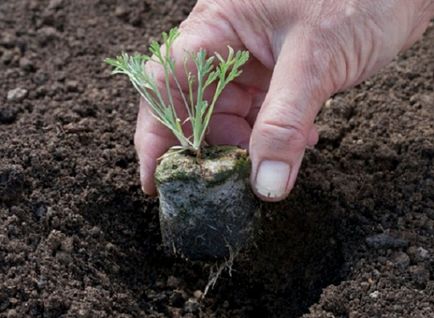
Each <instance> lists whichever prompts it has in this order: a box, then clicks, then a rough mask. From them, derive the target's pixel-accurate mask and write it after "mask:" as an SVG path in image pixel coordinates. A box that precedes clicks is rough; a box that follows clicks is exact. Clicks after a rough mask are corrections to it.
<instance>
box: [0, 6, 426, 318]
mask: <svg viewBox="0 0 434 318" xmlns="http://www.w3.org/2000/svg"><path fill="white" fill-rule="evenodd" d="M192 5H193V1H187V0H185V1H175V0H167V1H159V0H140V1H138V0H128V1H121V0H74V1H66V0H65V1H61V0H51V1H48V0H45V1H44V0H16V1H1V2H0V92H1V93H0V140H1V141H0V317H8V318H13V317H44V318H47V317H92V318H94V317H96V318H99V317H121V318H122V317H123V318H126V317H254V316H255V317H299V316H301V315H303V314H304V317H352V318H355V317H380V316H381V317H434V112H433V105H434V91H433V87H434V85H433V80H434V79H433V74H434V50H433V49H432V48H433V44H434V27H432V26H431V28H430V29H429V30H428V32H427V34H426V36H425V39H424V40H423V41H422V42H419V43H418V44H416V45H415V46H414V47H413V48H412V49H411V50H410V51H408V52H406V53H405V54H403V55H401V56H400V57H399V58H398V59H397V60H396V61H395V62H393V63H392V64H391V65H390V66H389V67H387V68H386V69H384V70H383V71H382V72H381V74H379V75H377V76H376V77H374V78H372V79H371V80H369V81H367V82H365V83H364V84H363V85H361V86H359V87H356V88H355V89H352V90H350V91H348V92H347V93H345V94H339V95H337V96H335V97H334V98H333V99H332V100H330V101H329V102H328V103H327V104H326V106H325V108H324V110H323V112H322V114H321V116H320V118H319V120H318V125H319V126H320V130H321V136H322V138H321V140H320V143H319V145H318V146H317V148H316V149H315V150H312V151H310V152H309V153H308V154H307V158H306V160H305V162H304V166H303V171H302V173H301V176H300V178H299V181H298V184H297V187H296V189H295V191H294V193H293V194H292V195H291V197H290V198H289V199H288V200H287V201H286V202H283V203H279V204H269V205H264V206H263V217H264V225H263V229H262V235H261V237H260V238H259V239H258V242H257V246H256V248H254V249H252V250H250V251H247V252H246V253H245V254H243V255H242V256H241V257H239V258H238V260H237V261H236V262H235V264H234V267H233V270H232V277H230V276H229V275H228V273H226V274H224V275H223V276H222V277H221V279H220V280H219V281H218V283H217V285H216V286H215V288H214V289H212V290H211V291H210V293H209V294H208V296H207V297H206V298H205V300H203V301H202V302H198V301H197V298H198V297H199V296H200V290H203V288H204V287H205V285H206V283H207V280H208V274H209V271H210V265H207V264H192V263H187V262H185V261H182V260H178V259H175V258H170V257H168V256H165V255H164V253H163V251H162V248H161V237H160V234H159V223H158V211H157V205H156V201H154V200H149V199H147V198H146V197H144V196H143V195H142V193H141V190H140V185H139V178H138V173H137V161H136V158H135V153H134V147H133V142H132V137H133V132H134V123H135V116H136V104H137V97H136V96H137V94H136V93H135V92H134V91H133V90H132V89H131V88H130V85H129V83H128V82H127V81H126V80H121V79H119V78H116V79H113V78H111V77H110V74H109V68H108V67H107V66H105V65H104V64H103V63H102V60H103V59H104V58H105V57H107V56H113V55H115V54H117V53H119V52H121V51H123V50H127V51H135V50H137V51H143V50H145V48H146V46H147V44H148V42H149V40H150V39H151V38H153V37H156V36H158V35H159V34H160V33H161V31H163V30H167V29H168V28H169V27H170V26H172V25H175V24H178V23H179V22H180V21H181V20H182V19H183V18H184V17H185V16H186V15H187V13H188V12H189V10H190V8H191V6H192ZM17 88H20V89H18V90H16V89H17ZM12 90H14V91H12ZM10 91H12V92H10ZM8 95H9V98H8Z"/></svg>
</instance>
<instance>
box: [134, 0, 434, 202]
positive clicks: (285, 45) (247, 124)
mask: <svg viewBox="0 0 434 318" xmlns="http://www.w3.org/2000/svg"><path fill="white" fill-rule="evenodd" d="M433 16H434V1H433V0H412V1H408V0H352V1H351V0H317V1H305V0H274V1H270V0H249V1H247V0H237V1H235V0H232V1H231V0H214V1H210V0H199V1H198V3H197V5H196V6H195V8H194V9H193V11H192V13H191V14H190V16H189V17H188V18H187V19H186V20H185V21H184V22H183V23H182V24H181V27H180V31H181V35H180V37H179V38H178V39H177V41H176V42H175V44H174V47H173V52H172V53H173V57H174V58H175V59H176V60H177V62H179V64H180V65H178V67H180V68H182V65H181V64H182V62H183V58H184V54H185V52H186V51H190V52H194V51H197V50H199V49H200V48H205V49H206V50H207V51H208V52H209V53H213V52H218V53H220V54H222V55H224V54H225V53H226V52H227V45H230V46H232V47H233V48H234V49H235V50H241V49H248V50H249V51H250V53H251V58H250V60H249V62H248V64H246V65H245V67H244V68H243V74H242V75H241V76H240V77H239V78H238V79H237V80H236V81H235V82H234V83H232V84H230V85H229V86H228V87H227V89H226V90H225V91H224V92H223V94H222V96H221V98H220V100H219V102H218V104H217V105H216V108H215V114H214V116H213V120H212V122H211V124H210V130H209V133H208V135H207V136H206V141H207V142H208V143H210V144H233V145H238V146H241V147H245V148H248V149H249V152H250V157H251V160H252V173H251V182H252V188H253V190H254V191H255V193H256V194H257V195H258V196H259V197H260V198H262V199H263V200H267V201H278V200H281V199H283V198H285V197H286V196H287V195H288V193H289V192H290V191H291V189H292V187H293V186H294V183H295V180H296V177H297V174H298V171H299V169H300V165H301V162H302V159H303V155H304V152H305V148H306V147H307V146H313V145H314V144H315V143H316V142H317V140H318V134H317V132H316V130H315V127H314V120H315V117H316V115H317V114H318V112H319V110H320V108H321V105H322V104H323V103H324V102H325V101H326V100H327V99H328V98H329V97H330V96H331V95H333V94H334V93H336V92H338V91H340V90H343V89H345V88H348V87H351V86H353V85H355V84H357V83H359V82H361V81H363V80H364V79H366V78H367V77H368V76H370V75H371V74H373V73H374V72H376V71H377V70H378V69H379V68H380V67H382V66H384V65H385V64H387V63H388V62H389V61H391V60H392V59H393V58H394V57H395V56H396V55H397V54H398V53H399V52H400V51H402V50H404V49H406V48H408V47H409V46H411V44H412V43H413V42H415V41H416V40H417V39H418V38H419V37H420V36H421V35H422V33H423V31H424V30H425V29H426V27H427V26H428V24H429V21H430V19H431V18H432V17H433ZM153 68H154V69H153V72H154V74H155V75H156V76H157V78H160V79H161V78H162V77H163V76H164V75H163V73H162V72H161V70H160V69H158V68H155V67H153ZM180 107H181V106H180ZM135 144H136V149H137V152H138V156H139V159H140V173H141V182H142V186H143V190H144V191H145V192H146V193H148V194H154V193H155V186H154V181H153V180H154V178H153V175H154V171H155V167H156V159H157V158H159V157H160V156H161V155H162V154H163V153H164V152H165V151H166V150H167V149H168V148H169V147H171V146H173V145H175V144H176V140H175V139H174V137H172V136H171V134H170V132H169V131H168V130H167V129H166V128H164V127H162V126H161V125H160V124H159V123H158V122H157V121H156V120H155V119H154V118H153V117H152V116H151V115H150V111H149V109H148V107H147V105H146V104H145V102H144V101H142V102H141V105H140V111H139V115H138V121H137V130H136V135H135Z"/></svg>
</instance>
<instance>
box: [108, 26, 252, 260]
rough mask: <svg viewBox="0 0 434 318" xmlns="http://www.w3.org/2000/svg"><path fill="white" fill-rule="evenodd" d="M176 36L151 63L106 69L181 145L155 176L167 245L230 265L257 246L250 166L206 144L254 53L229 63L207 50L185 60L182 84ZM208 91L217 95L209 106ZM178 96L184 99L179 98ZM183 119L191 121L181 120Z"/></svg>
mask: <svg viewBox="0 0 434 318" xmlns="http://www.w3.org/2000/svg"><path fill="white" fill-rule="evenodd" d="M178 36H179V31H178V29H176V28H174V29H172V30H170V32H169V33H165V32H164V33H163V34H162V39H163V42H164V46H162V45H161V44H159V43H158V42H156V41H153V42H152V43H151V46H150V48H149V51H150V53H151V55H141V54H136V55H133V56H130V55H128V54H126V53H124V54H122V55H121V56H118V57H117V58H115V59H107V60H106V62H107V63H108V64H110V65H112V66H113V67H114V70H113V73H114V74H124V75H127V76H128V78H129V79H130V81H131V82H132V84H133V85H134V87H135V88H136V89H137V90H138V91H139V93H140V95H141V96H142V98H143V99H144V100H145V101H146V103H147V104H148V106H149V108H150V110H151V113H152V115H153V116H154V117H155V118H156V119H157V120H158V121H159V122H160V123H161V124H162V125H164V126H166V127H167V128H168V129H169V130H170V131H171V132H172V133H173V135H174V136H175V137H176V138H177V139H178V142H179V146H178V147H176V148H175V149H172V150H169V151H168V152H167V153H166V154H165V155H164V156H163V157H162V158H161V160H160V162H159V165H158V168H157V171H156V183H157V188H158V193H159V195H160V222H161V231H162V236H163V241H164V244H165V245H166V246H169V247H170V249H169V250H170V251H172V252H174V253H175V254H180V255H182V256H184V257H187V258H189V259H206V258H211V259H215V258H220V257H228V256H229V257H232V256H233V253H236V252H238V250H239V249H240V248H242V247H243V246H244V245H245V244H247V243H248V242H249V241H250V239H251V238H252V236H253V232H254V227H255V224H256V221H257V219H258V214H259V213H258V203H257V202H256V199H255V198H254V196H253V194H252V192H251V191H250V187H249V182H248V179H249V171H250V163H249V160H248V157H247V154H246V152H245V151H243V150H241V149H238V148H235V147H208V148H207V147H203V141H204V139H205V136H206V133H207V130H208V126H209V122H210V119H211V116H212V114H213V111H214V107H215V105H216V102H217V100H218V98H219V96H220V95H221V93H222V91H223V89H224V88H225V87H226V85H227V84H229V83H230V82H231V81H233V80H234V79H235V78H237V77H238V76H239V75H240V74H241V67H242V66H243V65H244V64H245V63H246V62H247V61H248V59H249V53H248V52H247V51H237V52H235V51H234V50H233V49H232V48H231V47H228V53H227V55H226V56H225V57H223V56H221V55H219V54H218V53H215V55H214V56H208V54H207V52H206V51H205V50H203V49H201V50H199V51H198V52H186V54H185V59H184V64H183V66H184V67H183V69H184V70H185V74H183V75H184V76H185V78H183V79H182V80H181V78H180V77H179V76H181V75H182V74H181V75H180V74H178V73H179V71H178V72H175V70H179V69H182V67H181V68H180V67H179V66H182V64H181V65H179V64H177V62H176V61H175V60H174V59H173V57H172V56H171V47H172V45H173V43H174V41H175V40H176V38H177V37H178ZM148 62H150V63H156V64H159V66H160V70H161V71H162V72H161V73H160V74H162V75H164V77H163V78H159V80H157V79H156V78H155V76H154V74H148V73H147V72H146V68H145V64H146V63H148ZM206 91H207V92H213V95H212V96H211V97H210V98H209V99H205V97H204V96H205V92H206ZM174 92H176V96H180V98H179V97H178V98H174V95H173V93H174ZM207 95H209V94H207ZM181 111H182V112H183V113H186V114H187V118H181V117H180V116H179V115H178V114H180V113H181ZM185 131H191V132H192V134H191V135H186V134H185Z"/></svg>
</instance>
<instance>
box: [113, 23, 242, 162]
mask: <svg viewBox="0 0 434 318" xmlns="http://www.w3.org/2000/svg"><path fill="white" fill-rule="evenodd" d="M178 36H179V31H178V29H177V28H173V29H171V30H170V32H169V33H166V32H164V33H163V34H162V39H163V43H164V45H163V46H162V45H160V44H159V43H158V42H157V41H153V42H152V43H151V46H150V48H149V51H150V52H151V54H152V55H143V54H135V55H132V56H131V55H128V54H126V53H124V54H122V55H121V56H118V57H116V58H115V59H106V62H107V63H108V64H110V65H112V66H113V67H114V70H113V73H114V74H125V75H127V76H128V78H129V79H130V81H131V82H132V83H133V85H134V87H135V88H136V89H137V91H138V92H139V93H140V95H141V96H142V97H143V98H144V99H145V100H146V102H147V103H148V105H149V106H150V108H151V110H152V114H153V115H154V117H155V118H156V119H157V120H158V121H160V122H161V123H162V124H163V125H164V126H166V127H167V128H169V129H170V131H171V132H172V133H173V134H174V135H175V137H176V138H177V139H178V141H179V143H180V145H181V147H182V148H184V149H191V150H193V151H194V152H195V153H197V154H199V153H200V148H201V146H202V144H203V140H204V138H205V135H206V132H207V128H208V125H209V122H210V120H211V116H212V114H213V111H214V108H215V105H216V102H217V100H218V98H219V96H220V95H221V93H222V91H223V89H224V88H225V87H226V86H227V85H228V84H229V83H230V82H231V81H233V80H234V79H235V78H237V77H238V76H239V75H240V74H241V70H240V68H241V66H242V65H244V64H245V63H246V62H247V60H248V59H249V53H248V52H247V51H237V52H234V50H233V49H232V48H231V47H228V54H227V57H226V58H224V57H222V56H221V55H220V54H218V53H215V55H214V56H210V57H207V52H206V50H204V49H201V50H199V51H198V52H186V55H185V58H184V71H185V74H184V75H185V76H186V79H187V81H186V83H187V87H182V86H181V82H180V79H179V78H178V77H179V76H180V75H179V74H177V73H176V71H175V65H176V61H175V60H174V59H173V57H172V56H171V48H172V45H173V43H174V41H175V40H176V38H177V37H178ZM190 61H192V62H193V63H194V66H195V70H194V72H192V71H191V70H189V67H188V65H189V62H190ZM147 62H155V63H158V64H160V65H161V66H162V68H163V71H164V85H163V86H164V87H163V89H162V88H161V87H159V84H158V82H157V80H156V79H155V77H154V76H153V74H151V73H148V72H146V68H145V63H147ZM212 84H215V91H214V94H213V97H212V98H211V100H210V101H208V100H205V98H204V93H205V90H206V89H208V88H210V86H211V85H212ZM173 85H174V86H175V89H176V90H177V91H178V93H179V95H180V96H181V99H182V103H183V104H184V107H185V109H186V111H187V114H188V116H187V118H186V119H184V120H183V119H181V118H180V116H179V115H178V113H179V111H178V110H177V108H176V105H175V103H174V97H173V94H172V87H173ZM160 86H161V85H160ZM186 91H187V92H188V93H187V94H186V93H185V92H186ZM186 124H190V125H191V128H192V132H193V134H192V136H186V135H185V133H184V125H186Z"/></svg>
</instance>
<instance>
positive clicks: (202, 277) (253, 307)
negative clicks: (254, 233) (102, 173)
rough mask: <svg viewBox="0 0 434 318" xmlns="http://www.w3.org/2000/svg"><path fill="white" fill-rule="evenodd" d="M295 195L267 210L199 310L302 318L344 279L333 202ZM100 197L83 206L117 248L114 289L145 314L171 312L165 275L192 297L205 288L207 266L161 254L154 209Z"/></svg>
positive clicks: (132, 199)
mask: <svg viewBox="0 0 434 318" xmlns="http://www.w3.org/2000/svg"><path fill="white" fill-rule="evenodd" d="M296 192H297V193H295V194H292V195H291V198H290V199H289V200H287V201H286V202H284V203H279V204H266V205H264V206H263V215H264V222H263V228H262V232H261V234H260V237H259V239H258V241H257V246H256V247H255V248H252V249H251V250H249V251H245V252H244V253H243V254H242V255H240V256H239V257H238V259H236V260H235V263H234V267H233V271H232V277H229V275H228V274H227V273H224V274H223V275H222V276H221V277H220V279H219V280H218V281H217V284H216V285H215V287H214V289H212V290H210V291H209V293H208V295H207V297H206V298H205V300H204V301H203V303H202V305H201V306H202V309H203V310H204V311H209V310H211V312H213V313H215V315H216V316H217V317H218V316H225V315H226V316H227V315H232V314H233V313H235V312H236V313H239V315H240V316H243V317H251V316H255V317H298V316H300V315H302V314H303V313H305V312H307V311H308V308H309V306H311V305H312V304H313V303H315V302H316V301H318V299H319V296H320V294H321V291H322V289H323V288H324V287H326V286H328V285H330V284H333V283H338V282H339V281H340V280H341V277H340V274H341V267H342V265H343V256H342V251H341V246H340V244H339V240H338V239H337V228H338V224H339V222H338V220H337V219H336V217H334V216H333V213H332V206H331V203H330V202H333V200H331V199H330V198H325V197H321V196H320V195H318V193H313V194H312V193H308V192H309V191H306V190H303V191H296ZM95 195H96V196H97V197H95V198H93V199H89V198H87V200H86V201H87V203H86V204H89V202H94V203H92V204H91V205H87V206H83V210H84V211H83V212H84V216H85V218H86V219H87V220H88V221H89V222H90V223H91V224H92V225H94V226H98V227H99V228H101V230H102V232H103V233H104V235H103V237H104V239H105V240H106V241H105V242H107V241H109V242H111V243H113V244H114V245H115V246H116V247H117V249H115V250H114V251H115V252H110V253H111V256H109V257H107V258H106V259H103V260H102V262H103V263H114V264H115V265H116V266H118V267H119V268H120V271H119V272H115V273H114V272H111V270H110V267H111V266H112V264H105V265H103V267H105V268H106V272H107V274H108V276H109V277H110V279H111V281H112V282H113V283H114V282H119V283H120V285H122V286H127V288H128V289H129V290H131V291H134V292H133V294H134V295H137V299H136V302H137V304H139V305H140V307H141V308H142V309H143V310H145V311H146V310H147V309H146V308H148V307H149V306H150V304H152V306H154V308H155V307H157V308H160V306H161V308H166V307H167V306H170V303H169V300H170V299H172V298H173V297H172V298H171V297H169V296H170V295H172V294H173V292H174V291H173V289H174V287H173V288H167V287H161V282H163V283H164V282H165V281H166V279H167V277H168V276H172V275H173V276H175V277H176V278H177V279H178V280H179V286H176V289H182V290H183V291H186V293H187V294H192V293H193V292H194V291H195V290H197V289H201V290H203V288H205V286H206V282H207V280H208V274H209V272H208V270H209V266H208V267H207V266H202V265H200V264H197V263H196V264H191V263H188V262H185V261H183V260H180V259H179V260H177V259H173V258H168V257H166V256H165V255H164V254H163V251H162V250H161V249H160V243H161V237H160V232H159V222H158V215H157V214H158V213H157V211H156V209H155V205H154V204H150V205H149V206H148V207H147V208H148V211H147V212H145V213H143V210H144V209H145V208H146V207H145V206H144V205H145V202H144V200H140V199H138V197H136V196H135V195H134V194H132V193H128V192H111V193H110V192H105V190H103V189H101V193H95ZM101 198H104V202H101ZM96 202H98V203H96ZM101 240H102V239H101ZM105 244H106V243H104V242H102V243H101V246H102V247H103V248H104V246H105ZM96 248H97V249H98V248H101V247H98V246H97V247H96ZM116 251H118V252H116ZM163 286H164V285H163ZM150 290H151V292H150ZM149 293H151V295H152V293H154V294H155V293H156V295H160V294H161V295H165V297H161V298H158V297H157V296H155V297H157V298H155V299H157V300H155V299H151V298H149V297H150V296H149ZM141 295H145V296H146V297H145V296H141ZM167 295H169V296H167ZM186 300H187V298H186V299H185V301H186ZM155 302H157V303H155ZM152 306H151V307H152Z"/></svg>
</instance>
